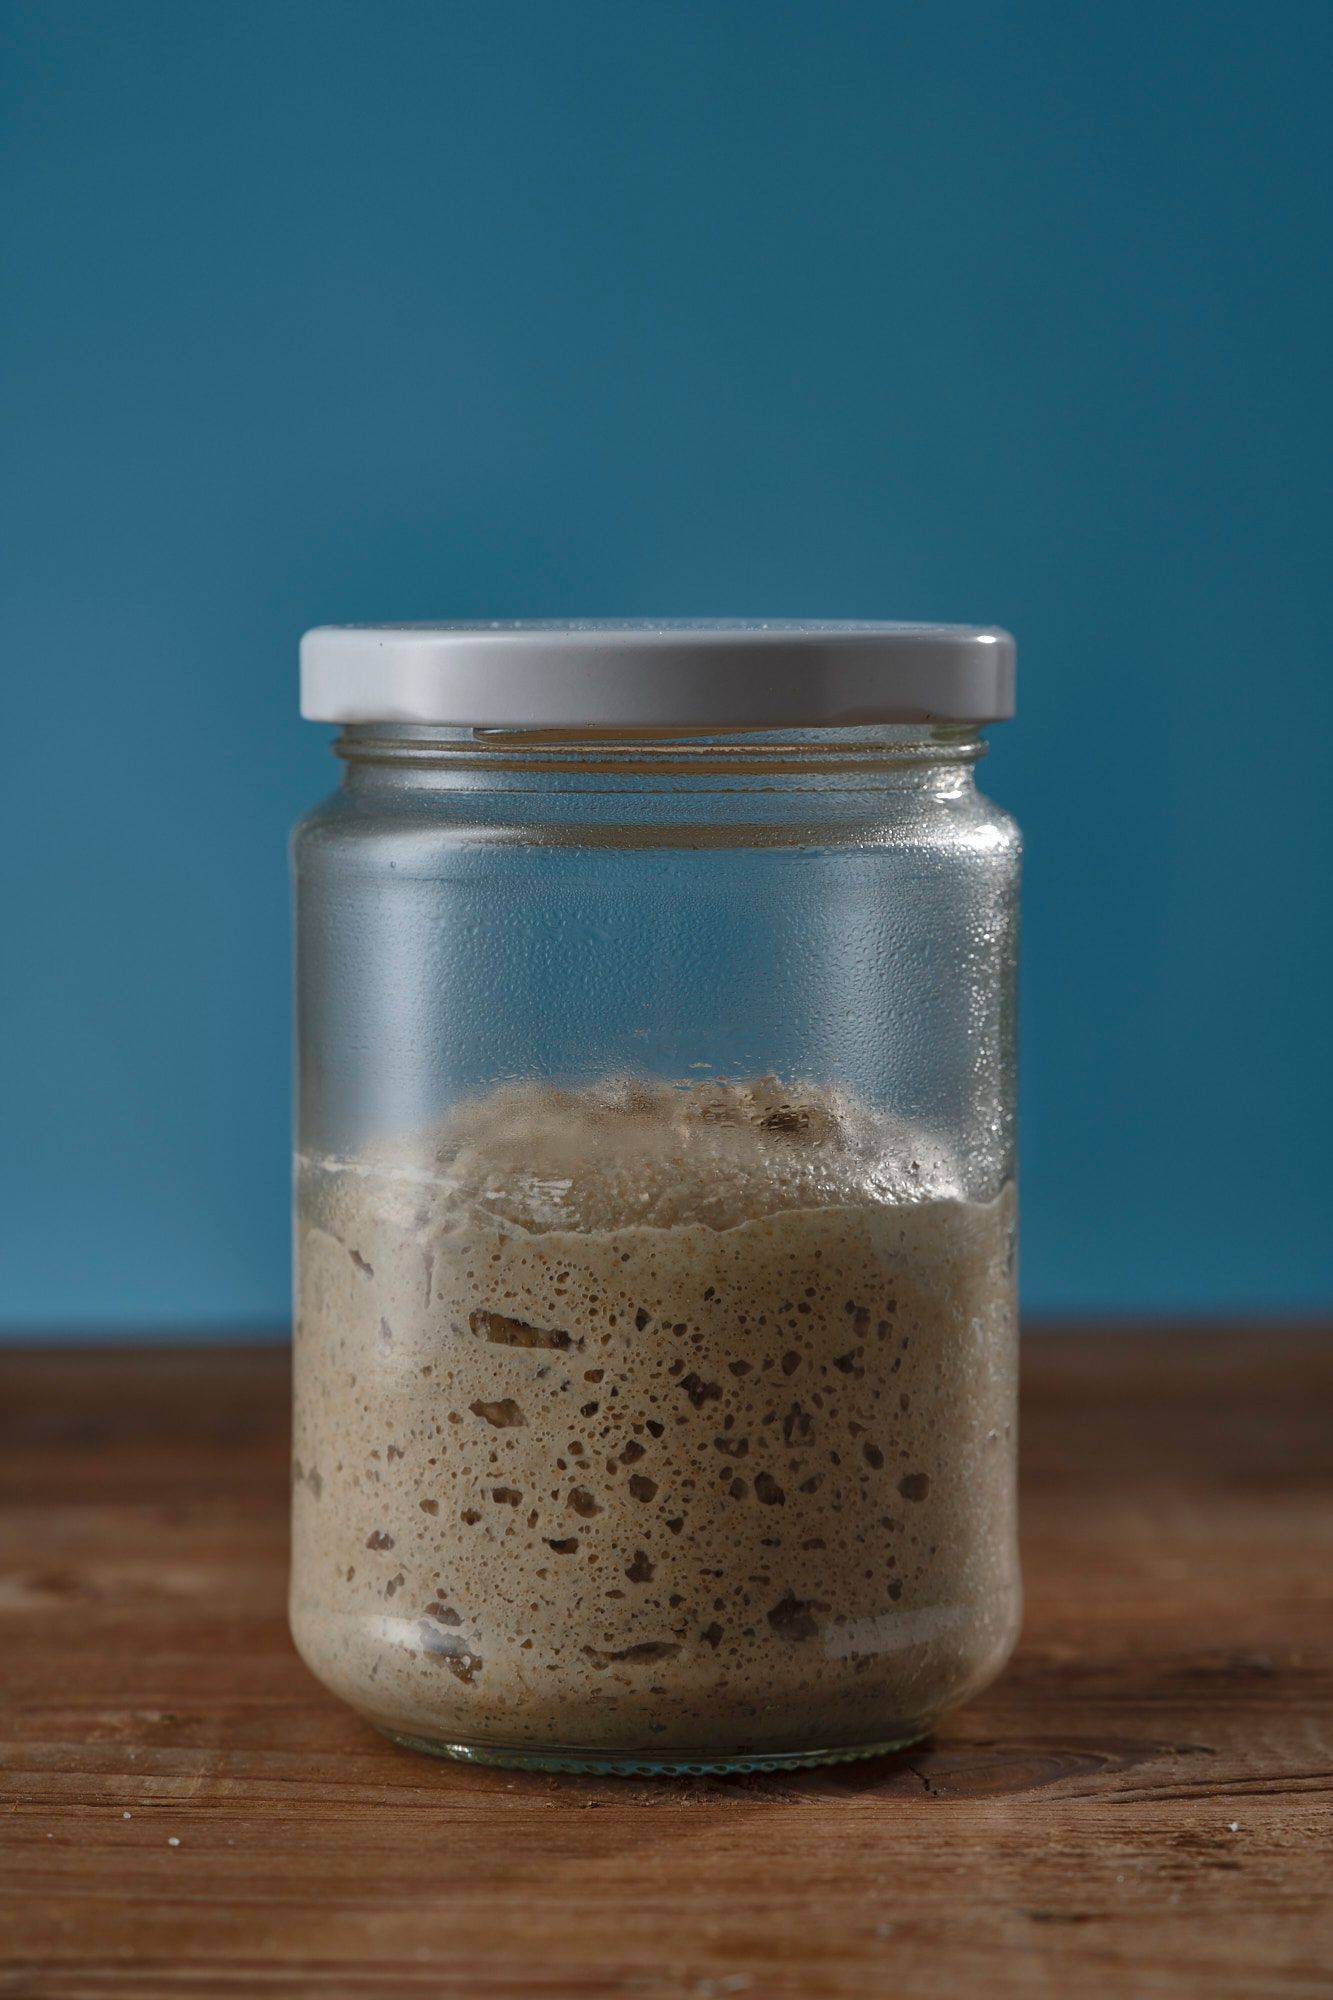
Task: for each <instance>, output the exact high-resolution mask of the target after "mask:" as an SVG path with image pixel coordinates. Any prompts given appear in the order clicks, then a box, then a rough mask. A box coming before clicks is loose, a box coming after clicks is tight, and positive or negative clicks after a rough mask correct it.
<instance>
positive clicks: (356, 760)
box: [333, 722, 987, 779]
mask: <svg viewBox="0 0 1333 2000" xmlns="http://www.w3.org/2000/svg"><path fill="white" fill-rule="evenodd" d="M986 747H987V746H986V743H985V740H984V738H983V737H982V736H981V734H980V732H979V730H978V728H977V726H976V725H975V724H974V723H940V722H919V723H874V724H866V725H860V726H849V727H832V726H819V727H807V728H802V729H774V730H758V729H729V730H726V731H718V730H716V729H706V728H702V727H700V728H696V729H688V728H681V727H678V726H673V727H671V728H669V729H668V728H648V727H642V728H633V729H629V728H624V727H618V728H597V727H579V728H577V729H574V728H570V727H562V728H558V729H556V728H508V727H498V726H476V727H471V726H466V725H457V726H455V725H445V724H437V723H419V722H355V723H345V724H344V725H343V726H342V729H341V731H340V733H339V735H338V736H337V737H336V738H335V740H334V744H333V750H334V753H335V755H337V756H338V757H340V758H342V759H343V761H344V762H345V763H347V764H349V765H374V764H388V765H398V766H403V765H408V766H417V767H424V768H427V769H439V770H448V769H451V768H452V769H454V770H473V771H481V770H492V771H497V772H499V771H509V772H514V773H517V774H521V773H524V772H527V773H530V774H532V775H533V776H536V775H538V774H541V773H544V772H549V773H559V772H570V773H577V774H582V775H584V776H587V777H595V776H599V775H606V776H623V777H626V778H634V777H639V778H646V779H652V778H653V777H655V776H656V777H682V778H689V777H698V778H703V777H709V776H734V777H758V778H763V777H765V776H767V777H769V778H779V777H784V776H791V777H799V776H801V775H803V774H806V775H809V776H811V777H815V778H818V777H827V776H830V775H834V774H837V773H839V772H845V773H848V774H852V773H855V774H857V775H859V776H860V777H861V778H862V779H869V778H872V777H873V775H874V774H875V773H876V772H877V771H882V772H885V773H888V772H892V771H897V772H902V773H907V772H910V771H911V770H912V769H913V768H914V767H915V768H921V769H936V768H939V767H941V766H942V767H946V768H948V767H967V766H970V765H972V764H975V763H976V762H977V760H978V759H979V758H981V757H984V756H985V754H986Z"/></svg>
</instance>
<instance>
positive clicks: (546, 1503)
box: [291, 723, 1019, 1770]
mask: <svg viewBox="0 0 1333 2000" xmlns="http://www.w3.org/2000/svg"><path fill="white" fill-rule="evenodd" d="M978 749H979V743H978V741H977V738H976V735H975V732H974V731H973V730H971V729H969V728H967V727H965V726H962V725H929V726H928V725H922V724H881V725H874V726H863V727H857V728H838V729H830V728H818V729H806V730H784V731H764V732H761V731H745V730H732V731H726V732H720V733H715V734H713V735H711V736H707V737H705V736H702V735H699V734H689V735H683V734H682V735H676V736H671V735H667V734H664V733H661V732H645V733H639V734H634V733H607V734H600V733H598V732H594V731H588V730H586V729H585V730H581V731H578V732H572V731H564V732H556V733H524V732H520V731H515V730H482V729H471V728H461V727H460V728H444V727H441V726H432V725H420V724H416V725H412V724H395V725H384V724H377V723H364V724H354V725H352V726H351V727H349V728H347V729H346V730H345V731H344V734H343V737H342V739H341V742H340V750H341V754H342V756H343V757H344V760H345V764H344V782H343V785H342V787H341V789H340V790H339V791H338V792H337V793H336V794H335V795H334V796H333V797H332V798H331V799H330V800H328V801H327V802H326V803H325V804H324V805H322V806H321V807H319V808H318V809H317V810H316V811H315V812H314V813H312V814H310V815H309V816H308V817H307V818H306V819H305V820H304V821H303V822H302V824H301V826H300V827H299V828H298V830H297V834H296V838H295V844H294V866H295V878H296V891H297V898H296V900H297V952H298V1042H299V1091H298V1133H297V1160H296V1269H297V1311H296V1357H295V1371H296V1372H295V1436H294V1463H293V1480H294V1514H293V1570H292V1601H291V1615H292V1625H293V1631H294V1633H295V1636H296V1640H297V1644H298V1646H299V1648H300V1650H301V1652H302V1654H303V1656H304V1657H305V1659H306V1660H307V1662H308V1663H309V1665H310V1666H311V1668H312V1669H313V1670H314V1672H315V1673H316V1674H317V1675H318V1676H319V1677H320V1679H321V1680H323V1681H324V1682H325V1683H326V1684H327V1685H328V1686H329V1687H330V1688H332V1689H333V1690H334V1691H335V1692H337V1693H338V1694H340V1695H342V1696H343V1697H344V1698H345V1699H347V1700H348V1701H349V1702H351V1703H352V1704H353V1705H354V1706H355V1707H357V1708H358V1709H359V1710H361V1711H362V1712H363V1713H364V1714H365V1715H367V1716H368V1717H369V1718H370V1719H371V1720H372V1721H373V1722H375V1723H376V1724H377V1725H378V1726H379V1727H381V1728H382V1729H385V1730H387V1731H388V1732H390V1733H391V1734H393V1735H395V1736H398V1737H400V1738H401V1739H403V1740H407V1741H410V1742H413V1743H416V1744H418V1745H421V1746H422V1747H426V1748H431V1749H437V1750H441V1751H445V1752H448V1753H449V1754H454V1755H461V1756H470V1757H477V1758H487V1759H496V1760H500V1761H511V1762H530V1763H538V1764H546V1765H563V1766H574V1767H581V1768H599V1769H637V1770H645V1769H670V1768H699V1767H707V1768H720V1767H737V1766H755V1765H770V1764H783V1763H797V1762H807V1761H819V1760H821V1759H823V1758H826V1757H845V1756H851V1755H857V1754H864V1753H867V1752H869V1751H871V1750H874V1749H878V1748H882V1747H886V1746H888V1745H892V1744H898V1743H902V1742H905V1741H908V1740H911V1739H913V1738H915V1737H917V1736H919V1735H920V1734H922V1733H923V1732H924V1731H926V1730H927V1729H928V1728H929V1727H930V1726H931V1724H932V1722H933V1721H934V1720H935V1718H936V1717H937V1716H938V1715H939V1714H940V1712H941V1711H942V1710H943V1709H945V1708H946V1707H948V1706H950V1705H951V1704H952V1703H954V1702H956V1701H958V1700H960V1699H962V1698H964V1697H965V1696H967V1695H968V1694H970V1693H972V1692H974V1691H975V1690H976V1689H978V1688H979V1687H980V1686H982V1685H983V1684H984V1683H985V1682H986V1681H987V1680H989V1679H990V1678H991V1677H992V1676H993V1675H994V1674H995V1673H996V1672H997V1671H998V1669H999V1667H1000V1665H1001V1664H1002V1663H1003V1660H1004V1659H1005V1657H1006V1656H1007V1654H1008V1652H1009V1650H1010V1648H1011V1646H1012V1644H1013V1641H1014V1637H1015V1634H1016V1630H1017V1623H1018V1617H1019V1581H1018V1569H1017V1558H1016V1536H1015V1515H1014V1454H1015V1443H1016V1440H1015V1377H1016V1327H1015V1308H1014V1158H1013V1153H1014V1134H1013V1125H1014V1121H1013V1089H1014V1071H1013V966H1014V929H1015V913H1016V889H1017V866H1018V841H1017V835H1016V832H1015V829H1014V827H1013V824H1012V822H1011V821H1010V820H1009V819H1008V818H1007V817H1006V816H1005V815H1004V814H1003V813H1001V812H999V811H998V810H997V809H996V808H995V807H994V806H993V805H991V804H990V803H989V802H988V801H986V800H985V799H984V798H983V796H982V795H981V794H980V793H979V791H978V790H977V788H976V786H975V783H974V779H973V762H974V759H975V757H976V755H977V752H978Z"/></svg>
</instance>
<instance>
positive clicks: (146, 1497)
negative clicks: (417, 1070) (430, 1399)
mask: <svg viewBox="0 0 1333 2000" xmlns="http://www.w3.org/2000/svg"><path fill="white" fill-rule="evenodd" d="M286 1372H287V1360H286V1355H285V1353H284V1352H283V1351H282V1350H281V1349H279V1348H268V1349H244V1348H230V1349H218V1348H205V1349H197V1348H196V1349H193V1350H180V1351H172V1350H161V1349H158V1350H153V1349H146V1350H141V1351H137V1352H133V1351H117V1352H106V1351H101V1352H99V1351H84V1352H72V1351H62V1352H48V1353H36V1352H32V1353H27V1352H22V1351H11V1352H8V1353H4V1354H0V1446H2V1447H3V1449H2V1450H0V1481H2V1482H3V1484H2V1487H0V1700H2V1701H3V1709H2V1710H0V1744H2V1748H0V1765H2V1766H3V1779H2V1780H0V1783H2V1785H3V1790H2V1792H0V1799H2V1801H3V1812H0V1994H32V1995H40V1996H44V2000H103V1996H117V2000H123V1996H131V1995H133V1996H146V1997H149V1996H158V1995H171V1996H177V1995H190V1996H201V2000H213V1996H237V1995H247V1996H249V1995H266V1994H273V1995H280V1996H289V1995H293V1994H312V1995H313V1994H318V1995H320V1996H325V2000H343V1997H344V1996H353V1995H355V1996H358V1997H359V1996H375V1995H394V1996H399V1995H403V1996H410V1995H414V1994H421V1995H426V1994H431V1995H446V1996H449V1995H467V1996H469V2000H565V1996H573V1995H579V1996H591V2000H595V1997H596V1996H607V1995H625V1996H632V2000H710V1997H711V2000H720V1996H729V1995H733V1994H748V1995H750V1996H752V2000H795V1996H800V2000H823V1996H847V1995H857V1996H860V1995H881V1994H882V1995H886V1996H887V1995H893V1996H917V1995H921V1996H936V1995H939V1996H946V1995H947V1996H949V2000H954V1996H959V1995H971V1994H987V1995H991V1994H995V1995H1008V1994H1021V1995H1037V1994H1040V1995H1066V1994H1068V1995H1075V1994H1077V1995H1107V1996H1119V1995H1125V1996H1134V2000H1145V1997H1146V2000H1154V1996H1159V1995H1160V1996H1179V1995H1185V1994H1189V1995H1194V1994H1198V1995H1203V1994H1208V1995H1210V1996H1211V1995H1238V1994H1245V1995H1258V1994H1263V1995H1306V1994H1310V1995H1313V1994H1329V1993H1333V1974H1331V1973H1330V1966H1331V1965H1333V1918H1331V1916H1330V1885H1331V1882H1333V1871H1331V1869H1330V1861H1331V1860H1333V1813H1331V1808H1333V1339H1330V1338H1329V1337H1328V1336H1327V1334H1321V1333H1320V1332H1319V1330H1317V1329H1315V1330H1306V1331H1304V1332H1301V1331H1291V1330H1286V1331H1283V1330H1281V1329H1264V1328H1251V1329H1248V1330H1244V1329H1242V1330H1233V1331H1230V1332H1217V1333H1209V1332H1207V1331H1205V1330H1198V1329H1194V1330H1190V1331H1182V1332H1180V1333H1177V1334H1174V1335H1169V1334H1167V1333H1165V1332H1156V1333H1155V1332H1149V1331H1138V1332H1130V1331H1117V1332H1108V1333H1096V1332H1089V1333H1084V1334H1081V1335H1070V1334H1045V1335H1042V1336H1039V1337H1036V1338H1032V1339H1030V1340H1029V1341H1028V1343H1027V1355H1026V1363H1025V1384H1024V1444H1023V1464H1024V1489H1025V1492H1024V1514H1023V1526H1024V1556H1025V1566H1026V1576H1027V1585H1028V1611H1027V1622H1026V1627H1025V1635H1024V1639H1023V1643H1022V1646H1021V1648H1020V1651H1019V1653H1018V1655H1017V1657H1016V1659H1015V1661H1014V1663H1013V1665H1012V1667H1011V1669H1010V1671H1009V1672H1008V1674H1007V1675H1006V1676H1005V1677H1004V1679H1003V1680H1002V1681H1001V1682H1000V1683H999V1684H998V1685H997V1686H996V1687H995V1688H993V1689H992V1690H991V1691H990V1692H989V1693H988V1694H987V1695H985V1696H984V1697H982V1699H980V1700H979V1701H977V1702H975V1703H973V1704H972V1705H971V1706H970V1707H969V1708H967V1709H965V1710H963V1711H962V1712H960V1713H959V1714H958V1715H957V1716H955V1717H954V1718H952V1719H951V1721H950V1722H949V1723H948V1725H947V1726H946V1727H945V1728H943V1729H942V1730H941V1731H940V1733H939V1735H938V1737H936V1738H935V1740H934V1741H933V1742H932V1743H930V1744H929V1745H927V1746H924V1747H921V1748H919V1749H917V1750H915V1751H912V1752H909V1753H908V1754H907V1755H905V1756H903V1757H900V1758H893V1759H887V1760H883V1761H880V1762H877V1763H872V1764H867V1765H850V1766H845V1767H843V1768H842V1769H831V1770H828V1771H823V1772H813V1773H809V1774H807V1775H804V1776H785V1775H784V1776H780V1777H772V1776H756V1777H751V1778H748V1779H739V1780H725V1781H724V1780H716V1781H713V1780H706V1779H688V1780H659V1781H656V1782H652V1783H649V1782H644V1781H637V1780H624V1779H620V1780H617V1779H606V1780H579V1779H573V1778H557V1777H549V1778H543V1777H529V1776H524V1775H520V1774H517V1773H513V1772H491V1771H484V1770H467V1769H459V1768H455V1767H452V1766H449V1765H446V1764H437V1763H435V1762H432V1761H431V1760H429V1759H426V1758H424V1757H417V1756H414V1755H413V1754H411V1753H410V1752H407V1751H402V1750H396V1749H394V1748H392V1747H391V1746H390V1745H388V1744H387V1743H384V1742H382V1741H381V1740H380V1739H379V1738H378V1737H377V1736H375V1735H374V1734H373V1733H372V1732H371V1731H370V1730H368V1729H367V1728H365V1727H364V1726H363V1725H362V1724H361V1723H359V1722H358V1721H357V1720H356V1718H355V1717H354V1716H353V1715H351V1714H350V1713H349V1712H348V1711H346V1710H344V1709H343V1708H341V1707H340V1706H339V1705H338V1704H337V1703H336V1702H334V1701H333V1700H332V1699H331V1698H330V1697H328V1696H326V1695H325V1694H324V1693H323V1691H322V1690H321V1689H320V1688H319V1687H318V1686H316V1684H315V1683H314V1682H313V1681H312V1680H311V1679H310V1678H309V1677H308V1675H307V1674H306V1673H305V1671H304V1669H303V1668H302V1667H301V1665H300V1663H299V1662H298V1661H297V1659H296V1658H295V1656H294V1654H293V1653H292V1651H291V1648H290V1645H289V1643H288V1640H287V1636H286V1629H285V1624H284V1615H283V1592H284V1583H285V1573H284V1572H285V1560H286V1458H287V1435H286V1426H287V1408H286V1393H287V1385H286ZM173 1841H176V1842H179V1845H178V1846H177V1845H172V1844H171V1843H172V1842H173Z"/></svg>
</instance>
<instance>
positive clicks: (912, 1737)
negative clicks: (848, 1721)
mask: <svg viewBox="0 0 1333 2000" xmlns="http://www.w3.org/2000/svg"><path fill="white" fill-rule="evenodd" d="M376 1727H377V1728H379V1731H380V1734H381V1736H387V1737H388V1739H389V1741H390V1742H391V1743H397V1744H398V1745H399V1746H400V1747H401V1748H402V1749H404V1750H423V1751H425V1753H426V1755H427V1756H429V1757H445V1758H448V1759H449V1760H450V1761H451V1762H453V1763H455V1764H489V1765H495V1766H498V1767H499V1768H500V1769H502V1770H509V1771H571V1772H574V1773H576V1774H580V1775H582V1776H584V1777H589V1778H709V1777H739V1776H741V1775H742V1774H743V1773H744V1772H746V1771H801V1770H807V1769H809V1768H811V1767H812V1766H814V1765H819V1764H854V1763H861V1762H864V1760H865V1759H866V1758H869V1757H888V1756H890V1755H892V1753H893V1752H894V1751H896V1750H906V1749H908V1748H909V1747H910V1746H911V1745H912V1744H913V1743H920V1742H921V1741H922V1740H923V1739H924V1738H925V1737H926V1736H928V1735H929V1734H930V1731H929V1728H928V1727H923V1728H919V1729H913V1730H910V1731H909V1732H908V1733H907V1734H906V1735H903V1736H893V1737H887V1738H885V1739H884V1741H882V1742H879V1743H860V1744H847V1745H845V1746H843V1745H839V1746H837V1747H836V1748H833V1749H827V1750H780V1751H771V1752H770V1751H756V1752H752V1753H750V1752H740V1753H738V1754H737V1755H735V1756H732V1757H726V1756H716V1755H709V1756H702V1757H689V1756H684V1757H673V1756H670V1755H667V1754H665V1753H664V1754H663V1755H662V1756H660V1757H652V1756H645V1755H644V1754H643V1753H642V1752H641V1751H634V1750H626V1751H623V1752H619V1753H615V1754H611V1755H607V1754H606V1753H604V1752H601V1751H596V1750H573V1749H564V1748H554V1749H551V1750H520V1749H510V1748H508V1747H507V1746H506V1745H504V1744H501V1743H449V1742H446V1741H444V1740H443V1739H442V1738H437V1737H432V1736H412V1735H409V1734H408V1733H407V1732H406V1731H405V1730H401V1729H385V1728H383V1727H381V1726H380V1725H378V1724H377V1725H376Z"/></svg>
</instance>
